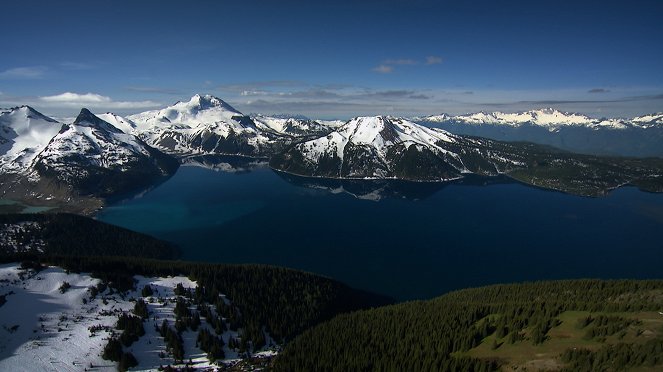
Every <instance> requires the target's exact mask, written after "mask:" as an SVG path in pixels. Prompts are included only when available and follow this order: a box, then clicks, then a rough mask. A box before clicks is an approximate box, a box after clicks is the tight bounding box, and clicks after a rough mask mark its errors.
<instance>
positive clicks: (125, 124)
mask: <svg viewBox="0 0 663 372" xmlns="http://www.w3.org/2000/svg"><path fill="white" fill-rule="evenodd" d="M95 116H97V117H98V118H100V119H101V120H103V121H105V122H107V123H110V124H111V125H112V126H114V127H115V128H117V129H119V130H121V131H123V132H124V133H127V134H136V133H134V132H135V130H136V123H134V122H133V121H131V120H129V119H127V118H124V117H122V116H120V115H116V114H113V113H112V112H107V113H105V114H96V115H95Z"/></svg>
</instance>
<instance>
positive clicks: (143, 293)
mask: <svg viewBox="0 0 663 372" xmlns="http://www.w3.org/2000/svg"><path fill="white" fill-rule="evenodd" d="M152 294H154V292H153V291H152V287H150V286H149V285H146V286H145V287H143V289H142V290H141V292H140V295H141V296H143V297H149V296H152Z"/></svg>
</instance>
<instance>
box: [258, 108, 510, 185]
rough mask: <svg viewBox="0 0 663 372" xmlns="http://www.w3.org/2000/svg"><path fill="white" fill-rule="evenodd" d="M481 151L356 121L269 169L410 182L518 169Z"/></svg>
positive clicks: (449, 139)
mask: <svg viewBox="0 0 663 372" xmlns="http://www.w3.org/2000/svg"><path fill="white" fill-rule="evenodd" d="M485 147H486V146H485V143H482V142H480V141H477V140H471V139H467V138H463V137H460V136H455V135H453V134H451V133H448V132H445V131H443V130H439V129H431V128H427V127H424V126H421V125H418V124H415V123H413V122H410V121H408V120H405V119H401V118H393V117H387V116H375V117H358V118H354V119H352V120H350V121H348V122H347V123H346V124H345V125H343V126H341V127H340V128H338V129H337V130H335V131H333V132H331V133H330V134H329V135H326V136H324V137H320V138H317V139H314V140H310V141H306V142H303V143H300V144H297V145H295V146H294V147H292V148H290V149H289V150H287V151H286V152H285V153H283V154H279V155H276V156H274V157H273V158H272V161H271V162H270V165H271V166H272V167H274V168H276V169H279V170H283V171H286V172H290V173H293V174H298V175H305V176H319V177H330V178H378V179H387V178H401V179H414V180H449V179H455V178H458V177H460V176H461V175H462V174H463V173H471V172H476V173H480V174H484V173H488V174H494V173H499V172H502V171H503V170H504V169H505V168H508V167H513V166H520V164H521V162H520V160H518V159H517V158H516V157H510V158H507V157H506V156H505V155H500V154H498V151H492V152H491V151H485ZM470 153H472V158H471V159H470V157H468V155H470ZM477 155H478V156H477ZM474 158H479V159H481V163H482V164H481V165H480V166H479V165H478V163H477V160H476V159H474Z"/></svg>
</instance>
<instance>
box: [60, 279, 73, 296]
mask: <svg viewBox="0 0 663 372" xmlns="http://www.w3.org/2000/svg"><path fill="white" fill-rule="evenodd" d="M69 288H71V284H69V282H62V284H60V288H58V290H59V291H60V293H62V294H64V293H65V292H67V290H68V289H69Z"/></svg>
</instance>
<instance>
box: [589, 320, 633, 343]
mask: <svg viewBox="0 0 663 372" xmlns="http://www.w3.org/2000/svg"><path fill="white" fill-rule="evenodd" d="M587 318H588V319H586V320H583V319H581V320H580V324H579V326H580V325H582V324H585V326H584V327H580V328H585V327H586V326H587V325H589V328H588V329H587V333H585V336H584V338H585V339H587V340H591V339H595V338H601V337H606V336H612V335H614V334H615V333H617V332H619V331H622V330H624V329H626V327H628V326H630V325H632V324H639V323H640V322H638V321H637V320H634V319H625V318H622V317H621V316H605V315H599V316H597V317H596V318H592V317H591V315H590V316H588V317H587Z"/></svg>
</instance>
